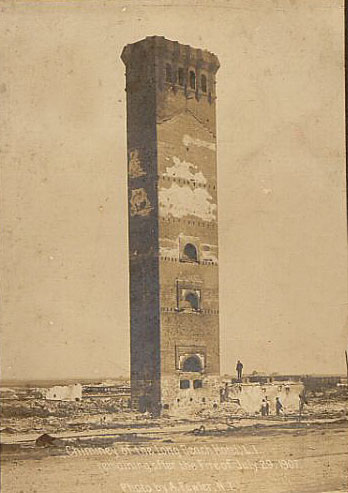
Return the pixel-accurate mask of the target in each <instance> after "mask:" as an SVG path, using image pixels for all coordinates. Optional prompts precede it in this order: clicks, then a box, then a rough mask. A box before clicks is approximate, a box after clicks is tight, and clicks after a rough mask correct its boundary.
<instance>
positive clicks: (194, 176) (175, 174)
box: [163, 156, 207, 185]
mask: <svg viewBox="0 0 348 493" xmlns="http://www.w3.org/2000/svg"><path fill="white" fill-rule="evenodd" d="M173 162H174V166H168V167H167V169H166V172H165V173H163V175H164V176H170V177H171V178H182V179H183V180H193V181H195V182H196V183H200V184H202V185H205V184H206V183H207V179H206V178H205V176H204V175H203V173H202V172H201V171H198V172H196V171H195V170H196V169H197V166H196V165H195V164H193V163H189V162H188V161H181V160H180V159H179V158H178V157H177V156H173Z"/></svg>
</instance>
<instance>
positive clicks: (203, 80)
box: [201, 74, 207, 92]
mask: <svg viewBox="0 0 348 493" xmlns="http://www.w3.org/2000/svg"><path fill="white" fill-rule="evenodd" d="M201 88H202V91H203V92H207V78H206V76H205V75H204V74H202V76H201Z"/></svg>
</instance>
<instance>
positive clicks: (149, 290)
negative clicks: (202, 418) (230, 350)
mask: <svg viewBox="0 0 348 493" xmlns="http://www.w3.org/2000/svg"><path fill="white" fill-rule="evenodd" d="M121 58H122V60H123V62H124V63H125V65H126V91H127V144H128V198H129V209H128V211H129V268H130V316H131V392H132V404H133V406H134V407H136V408H138V409H140V410H143V411H145V410H150V411H152V412H154V413H160V412H162V413H167V414H169V415H174V414H184V413H188V412H190V411H192V412H194V411H196V410H198V409H202V408H211V407H214V406H216V404H217V403H218V399H219V390H218V387H219V386H218V376H219V371H220V356H219V293H218V287H219V286H218V230H217V226H218V218H217V167H216V121H215V100H216V93H215V75H216V72H217V70H218V68H219V62H218V59H217V57H216V56H215V55H214V54H213V53H210V52H208V51H205V50H200V49H195V48H191V47H190V46H188V45H182V44H179V43H178V42H176V41H169V40H167V39H165V38H163V37H159V36H151V37H147V38H146V39H143V40H141V41H139V42H137V43H134V44H131V45H127V46H126V47H125V48H124V50H123V52H122V56H121Z"/></svg>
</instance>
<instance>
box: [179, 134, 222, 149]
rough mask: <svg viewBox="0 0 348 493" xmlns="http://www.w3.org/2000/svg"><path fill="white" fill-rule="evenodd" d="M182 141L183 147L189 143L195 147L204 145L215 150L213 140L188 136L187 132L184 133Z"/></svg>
mask: <svg viewBox="0 0 348 493" xmlns="http://www.w3.org/2000/svg"><path fill="white" fill-rule="evenodd" d="M182 143H183V144H184V146H185V147H188V146H190V145H194V146H197V147H205V148H206V149H209V150H210V151H215V150H216V145H215V144H214V143H213V142H207V141H206V140H201V139H195V138H194V137H190V136H189V135H187V134H185V135H184V136H183V138H182Z"/></svg>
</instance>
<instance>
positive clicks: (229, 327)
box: [0, 0, 347, 379]
mask: <svg viewBox="0 0 348 493" xmlns="http://www.w3.org/2000/svg"><path fill="white" fill-rule="evenodd" d="M140 4H141V5H140ZM186 4H189V2H187V1H185V2H184V1H181V0H180V1H175V2H163V1H160V0H157V2H154V1H152V2H150V1H146V0H142V2H134V1H132V2H130V1H129V0H128V1H122V2H121V1H104V2H101V1H98V2H95V1H94V0H93V1H86V0H85V1H79V0H76V1H71V2H54V1H46V2H45V1H42V2H39V1H37V2H29V1H27V2H0V8H1V19H0V22H1V43H0V46H1V48H0V54H1V75H0V98H1V99H0V100H1V116H0V125H1V128H0V135H1V137H0V151H1V154H0V156H1V163H2V165H1V166H2V181H1V195H2V197H1V201H2V203H1V223H2V228H3V230H2V303H3V310H2V316H1V321H2V341H1V342H2V344H1V363H2V376H3V378H19V379H21V378H30V379H34V378H35V379H47V378H72V377H85V378H88V377H105V376H109V377H110V376H111V377H112V376H118V375H121V374H123V375H127V373H128V369H129V322H128V320H129V305H128V256H127V189H126V126H125V118H126V104H125V91H124V86H125V79H124V71H125V70H124V66H123V64H122V62H121V60H120V54H121V51H122V48H123V46H124V45H126V44H128V43H132V42H135V41H138V40H140V39H142V38H144V37H145V36H150V35H160V36H161V35H162V36H165V37H166V38H168V39H172V40H177V41H179V42H180V43H184V44H190V45H191V46H193V47H198V48H205V49H208V50H210V51H212V52H214V53H215V54H216V55H217V56H218V57H219V60H220V64H221V68H220V70H219V72H218V74H217V95H218V100H217V134H218V137H217V138H218V173H219V175H218V179H219V191H218V193H219V195H218V198H219V220H220V223H219V234H220V237H219V241H220V244H219V246H220V313H221V319H220V322H221V327H220V331H221V366H222V367H221V370H222V373H233V372H234V368H235V361H236V360H237V359H241V360H242V361H243V363H244V368H245V371H246V372H247V373H249V372H252V371H253V370H259V371H266V372H282V373H284V372H285V373H311V372H316V373H344V372H345V361H344V349H345V345H346V343H347V255H346V237H347V236H346V218H345V169H344V167H345V154H344V152H345V151H344V72H343V24H344V18H343V0H342V1H341V0H340V1H336V0H325V1H324V0H250V1H249V0H226V1H221V0H214V1H213V0H212V1H211V2H210V1H201V2H192V3H191V6H188V5H186Z"/></svg>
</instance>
